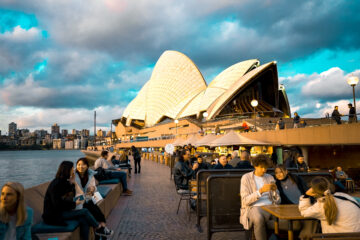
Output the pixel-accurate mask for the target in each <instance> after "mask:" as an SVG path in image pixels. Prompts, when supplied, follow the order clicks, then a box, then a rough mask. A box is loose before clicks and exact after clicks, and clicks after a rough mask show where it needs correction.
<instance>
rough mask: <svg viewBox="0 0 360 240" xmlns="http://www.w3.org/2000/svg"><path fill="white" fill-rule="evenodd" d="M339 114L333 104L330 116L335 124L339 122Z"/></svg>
mask: <svg viewBox="0 0 360 240" xmlns="http://www.w3.org/2000/svg"><path fill="white" fill-rule="evenodd" d="M341 116H342V115H341V114H340V113H339V107H338V106H335V107H334V111H333V112H332V113H331V118H332V119H334V120H335V121H336V123H337V124H341Z"/></svg>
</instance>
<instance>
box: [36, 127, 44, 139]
mask: <svg viewBox="0 0 360 240" xmlns="http://www.w3.org/2000/svg"><path fill="white" fill-rule="evenodd" d="M34 132H35V134H36V137H38V138H45V136H46V134H47V131H46V130H44V129H41V130H35V131H34Z"/></svg>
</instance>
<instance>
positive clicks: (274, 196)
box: [269, 181, 277, 205]
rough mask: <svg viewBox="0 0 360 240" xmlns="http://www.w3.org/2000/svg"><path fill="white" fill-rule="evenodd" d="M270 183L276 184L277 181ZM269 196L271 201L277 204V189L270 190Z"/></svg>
mask: <svg viewBox="0 0 360 240" xmlns="http://www.w3.org/2000/svg"><path fill="white" fill-rule="evenodd" d="M270 184H274V185H275V181H271V182H270ZM269 198H270V201H271V203H272V204H273V205H276V201H277V194H276V189H275V190H270V192H269Z"/></svg>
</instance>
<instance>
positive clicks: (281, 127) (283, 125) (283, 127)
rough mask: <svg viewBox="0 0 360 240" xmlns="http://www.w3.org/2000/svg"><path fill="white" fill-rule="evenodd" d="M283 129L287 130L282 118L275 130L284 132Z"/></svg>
mask: <svg viewBox="0 0 360 240" xmlns="http://www.w3.org/2000/svg"><path fill="white" fill-rule="evenodd" d="M282 129H285V122H284V120H283V119H282V118H280V119H279V121H277V123H276V127H275V130H282Z"/></svg>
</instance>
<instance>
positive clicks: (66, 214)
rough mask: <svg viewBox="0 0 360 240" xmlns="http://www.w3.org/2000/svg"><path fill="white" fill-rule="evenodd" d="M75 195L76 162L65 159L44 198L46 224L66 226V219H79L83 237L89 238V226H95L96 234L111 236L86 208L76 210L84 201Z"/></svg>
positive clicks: (110, 232)
mask: <svg viewBox="0 0 360 240" xmlns="http://www.w3.org/2000/svg"><path fill="white" fill-rule="evenodd" d="M74 197H75V173H74V164H73V163H72V162H69V161H63V162H62V163H61V164H60V166H59V168H58V171H57V173H56V177H55V179H54V180H52V181H51V183H50V185H49V187H48V189H47V190H46V193H45V198H44V212H43V215H42V218H43V220H44V222H45V223H46V224H49V225H58V226H66V225H67V223H66V222H65V220H77V221H79V223H80V235H81V237H82V238H83V239H89V227H94V228H95V229H96V230H95V234H96V235H99V236H111V235H112V234H113V232H112V231H109V230H108V229H107V228H104V227H103V226H101V225H100V224H99V222H98V221H96V219H95V218H94V216H93V215H92V214H91V213H90V212H89V210H87V209H86V208H83V209H79V210H75V208H76V206H77V205H79V204H83V203H84V201H83V200H80V199H77V200H76V201H74Z"/></svg>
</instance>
